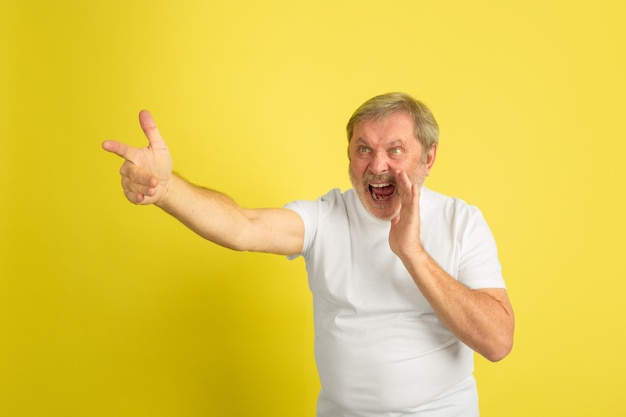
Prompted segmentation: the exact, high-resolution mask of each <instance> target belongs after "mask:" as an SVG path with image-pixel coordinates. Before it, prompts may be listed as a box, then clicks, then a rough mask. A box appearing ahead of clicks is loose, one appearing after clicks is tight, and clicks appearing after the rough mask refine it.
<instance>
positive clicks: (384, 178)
mask: <svg viewBox="0 0 626 417" xmlns="http://www.w3.org/2000/svg"><path fill="white" fill-rule="evenodd" d="M350 181H351V182H352V187H353V188H354V190H355V191H356V193H357V196H358V197H359V200H360V201H361V204H363V207H365V209H366V210H367V211H368V212H369V213H370V214H371V215H372V216H374V217H376V218H378V219H380V220H391V219H393V218H394V217H397V215H398V213H399V212H400V202H399V199H400V196H399V195H398V193H397V181H396V178H395V176H394V175H393V174H383V175H374V174H372V173H367V174H366V175H365V176H364V177H363V178H361V179H359V178H357V176H356V174H354V173H353V172H352V170H351V169H350ZM372 184H385V187H374V186H372Z"/></svg>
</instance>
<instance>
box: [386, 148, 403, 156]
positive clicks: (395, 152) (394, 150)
mask: <svg viewBox="0 0 626 417" xmlns="http://www.w3.org/2000/svg"><path fill="white" fill-rule="evenodd" d="M389 153H390V154H391V155H400V154H402V148H391V149H390V150H389Z"/></svg>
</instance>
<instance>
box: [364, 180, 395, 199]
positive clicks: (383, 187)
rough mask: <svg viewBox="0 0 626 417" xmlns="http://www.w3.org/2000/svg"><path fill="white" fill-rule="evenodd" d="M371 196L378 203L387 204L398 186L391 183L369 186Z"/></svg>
mask: <svg viewBox="0 0 626 417" xmlns="http://www.w3.org/2000/svg"><path fill="white" fill-rule="evenodd" d="M369 190H370V195H371V196H372V199H373V200H374V201H377V202H381V203H382V202H385V201H387V200H389V199H391V197H393V194H394V193H395V192H396V186H395V185H393V184H391V183H380V184H369Z"/></svg>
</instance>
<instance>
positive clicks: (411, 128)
mask: <svg viewBox="0 0 626 417" xmlns="http://www.w3.org/2000/svg"><path fill="white" fill-rule="evenodd" d="M374 139H377V140H381V139H386V140H406V139H414V140H417V137H416V136H415V123H414V121H413V118H412V117H411V116H410V115H409V113H408V112H405V111H396V112H393V113H390V114H383V115H376V116H373V117H369V118H363V119H361V120H358V121H356V122H355V123H354V125H353V126H352V132H351V135H350V137H349V138H348V140H349V141H350V142H352V141H353V140H360V141H369V140H374Z"/></svg>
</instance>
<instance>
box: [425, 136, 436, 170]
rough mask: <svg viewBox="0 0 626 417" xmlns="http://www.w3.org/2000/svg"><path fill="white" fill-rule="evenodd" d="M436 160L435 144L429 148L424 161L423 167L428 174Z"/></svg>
mask: <svg viewBox="0 0 626 417" xmlns="http://www.w3.org/2000/svg"><path fill="white" fill-rule="evenodd" d="M436 158H437V144H436V143H435V144H433V145H432V146H431V147H430V150H429V151H428V153H427V154H426V158H425V159H424V166H425V167H426V170H427V172H428V173H430V170H431V169H432V167H433V165H434V164H435V159H436Z"/></svg>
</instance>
